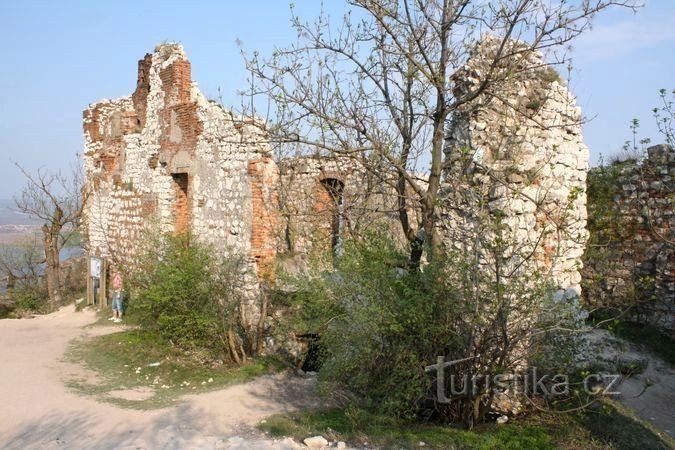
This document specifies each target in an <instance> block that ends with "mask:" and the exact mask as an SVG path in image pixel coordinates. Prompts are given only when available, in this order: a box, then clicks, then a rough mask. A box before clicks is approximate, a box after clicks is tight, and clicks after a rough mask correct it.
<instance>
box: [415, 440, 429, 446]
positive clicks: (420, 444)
mask: <svg viewBox="0 0 675 450" xmlns="http://www.w3.org/2000/svg"><path fill="white" fill-rule="evenodd" d="M417 445H419V446H420V447H426V445H427V443H426V442H424V441H419V442H418V443H417Z"/></svg>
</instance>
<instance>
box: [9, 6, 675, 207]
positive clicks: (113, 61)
mask: <svg viewBox="0 0 675 450" xmlns="http://www.w3.org/2000/svg"><path fill="white" fill-rule="evenodd" d="M294 3H295V5H296V12H297V13H298V14H299V15H300V16H302V17H306V18H307V19H311V18H312V17H315V16H316V15H317V13H318V12H319V10H320V7H321V6H320V2H319V1H318V0H295V1H294ZM325 3H326V8H327V9H328V11H329V12H330V13H332V14H333V15H341V12H342V11H343V10H344V4H343V3H342V2H341V1H339V0H330V1H327V2H325ZM289 17H290V13H289V7H288V2H286V1H284V0H257V1H256V0H250V1H248V2H242V1H216V0H214V1H197V0H195V1H191V2H187V1H141V0H135V1H126V0H121V1H120V0H118V1H115V2H112V1H96V2H92V1H70V0H64V1H60V2H53V1H43V2H38V1H31V0H23V1H20V2H19V1H7V0H2V1H0V42H4V46H3V58H2V62H0V198H9V197H12V196H13V195H15V194H16V193H17V192H18V191H19V190H20V188H21V185H22V184H23V180H22V176H21V174H20V173H19V171H18V170H17V169H16V167H14V166H13V164H12V162H18V163H20V164H22V165H23V166H25V167H27V168H28V169H29V170H35V169H37V168H39V167H45V168H52V169H53V168H57V169H58V168H60V169H67V168H68V167H69V166H70V164H72V162H73V161H75V155H76V154H78V153H81V152H82V147H83V140H82V111H83V110H84V109H85V108H86V107H87V105H88V104H89V103H93V102H95V101H97V100H100V99H101V98H117V97H121V96H124V95H128V94H130V93H131V92H133V90H134V89H135V85H136V72H137V64H138V63H137V62H138V60H139V59H141V58H142V57H143V55H144V54H145V53H148V52H151V51H152V49H153V48H154V46H155V45H157V44H158V43H161V42H165V41H175V42H179V43H181V44H183V46H184V47H185V50H186V52H187V54H188V57H189V58H190V60H191V62H192V75H193V79H194V80H196V81H197V82H198V83H199V86H200V88H201V89H202V91H203V92H204V94H206V95H207V96H208V97H211V98H218V96H219V94H218V92H219V91H218V89H219V88H220V91H221V93H222V100H223V102H224V104H225V105H238V104H239V103H240V100H239V97H238V96H237V92H238V91H240V90H242V89H245V87H246V73H245V69H244V62H243V59H242V56H241V54H240V48H239V46H238V45H237V40H240V41H241V42H242V43H243V46H244V48H245V49H246V50H247V51H253V50H257V51H259V52H260V53H261V54H262V55H266V54H269V53H271V51H272V50H273V48H274V47H283V46H285V45H287V44H289V43H291V42H292V41H293V40H294V38H295V35H294V32H293V30H292V29H291V26H290V22H289ZM674 49H675V1H674V0H646V6H645V7H644V8H642V9H641V10H640V11H638V13H637V14H634V13H633V12H631V11H629V10H625V9H621V10H613V11H609V12H605V13H604V14H603V15H601V16H599V17H598V18H597V20H596V21H595V24H594V27H593V30H592V31H591V32H590V33H587V34H586V35H584V36H582V37H581V38H580V39H579V40H577V41H576V43H575V44H574V52H573V54H572V56H573V60H574V69H573V71H572V73H571V79H570V86H571V89H572V91H573V93H574V94H575V95H576V96H577V98H578V102H579V104H580V105H581V107H582V109H583V111H584V114H585V115H586V116H587V117H588V118H591V119H592V120H591V121H590V122H589V123H587V124H586V125H585V127H584V137H585V140H586V143H587V145H588V146H589V147H590V150H591V162H592V163H595V162H596V161H597V159H598V157H599V155H600V154H603V155H609V154H613V153H616V152H618V151H619V150H620V149H621V146H622V144H623V142H624V141H625V140H627V139H629V138H630V137H631V133H630V129H629V124H630V121H631V119H632V118H634V117H636V118H639V119H640V121H641V124H642V126H641V129H640V136H641V137H651V138H652V141H653V142H655V143H656V142H657V141H659V139H658V134H657V132H656V128H655V126H654V125H653V119H652V115H651V110H652V108H653V107H654V106H657V105H658V103H659V95H658V91H659V89H661V88H667V89H670V90H672V89H675V57H674V56H675V54H674V53H675V50H674Z"/></svg>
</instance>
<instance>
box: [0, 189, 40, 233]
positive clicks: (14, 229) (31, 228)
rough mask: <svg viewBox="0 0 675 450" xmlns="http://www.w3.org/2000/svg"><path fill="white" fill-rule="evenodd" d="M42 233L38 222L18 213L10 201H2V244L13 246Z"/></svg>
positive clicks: (0, 230) (0, 214)
mask: <svg viewBox="0 0 675 450" xmlns="http://www.w3.org/2000/svg"><path fill="white" fill-rule="evenodd" d="M39 231H40V223H39V222H38V221H37V220H34V219H31V218H30V217H28V216H26V215H25V214H22V213H20V212H18V211H16V208H15V207H14V202H13V201H12V200H10V199H0V244H13V243H15V242H19V241H21V240H25V239H28V238H31V237H33V236H34V234H35V233H36V232H39Z"/></svg>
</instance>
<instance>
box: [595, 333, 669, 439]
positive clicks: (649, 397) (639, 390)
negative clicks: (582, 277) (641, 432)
mask: <svg viewBox="0 0 675 450" xmlns="http://www.w3.org/2000/svg"><path fill="white" fill-rule="evenodd" d="M590 343H591V345H592V346H593V347H594V349H595V351H596V358H597V359H598V361H601V362H604V363H608V364H609V367H613V366H616V365H617V364H619V362H620V361H623V364H624V365H626V363H630V362H634V363H636V364H639V365H641V366H643V370H641V371H638V373H635V374H632V375H630V376H624V377H622V378H621V379H620V381H619V383H617V385H616V386H615V387H614V389H613V390H615V391H617V392H620V394H619V395H617V396H615V397H614V398H615V399H616V400H618V401H619V402H621V403H622V404H623V405H625V406H627V407H628V408H630V409H632V410H633V411H634V412H635V414H636V415H637V416H638V417H640V418H641V419H643V420H645V421H647V422H649V423H651V424H653V425H655V426H656V427H657V429H660V430H663V431H664V432H665V433H667V434H668V436H670V437H671V438H674V439H675V368H673V367H672V366H671V365H670V364H668V363H667V362H666V361H663V360H662V359H661V358H659V357H657V356H655V355H653V354H651V353H649V352H647V351H645V350H643V349H641V348H639V347H638V346H637V345H635V344H632V343H630V342H628V341H625V340H623V339H619V338H617V337H616V336H614V335H612V334H611V333H610V332H608V331H606V330H594V331H593V332H592V333H591V335H590ZM664 345H668V344H667V343H664ZM615 373H616V372H615Z"/></svg>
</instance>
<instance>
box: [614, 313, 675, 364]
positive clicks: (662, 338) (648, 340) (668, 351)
mask: <svg viewBox="0 0 675 450" xmlns="http://www.w3.org/2000/svg"><path fill="white" fill-rule="evenodd" d="M606 328H607V329H608V330H609V331H611V332H612V333H613V334H615V335H616V336H618V337H620V338H622V339H625V340H627V341H630V342H633V343H635V344H638V345H640V346H642V347H644V348H645V349H647V350H648V351H650V352H651V353H653V354H655V355H656V356H659V357H660V358H661V359H663V360H664V361H667V362H669V363H670V364H673V365H675V340H673V338H671V337H670V336H668V335H667V334H665V333H663V332H662V331H660V330H659V329H657V328H656V327H654V326H650V325H641V324H637V323H632V322H621V321H618V320H617V321H614V322H611V323H609V324H607V325H606Z"/></svg>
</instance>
